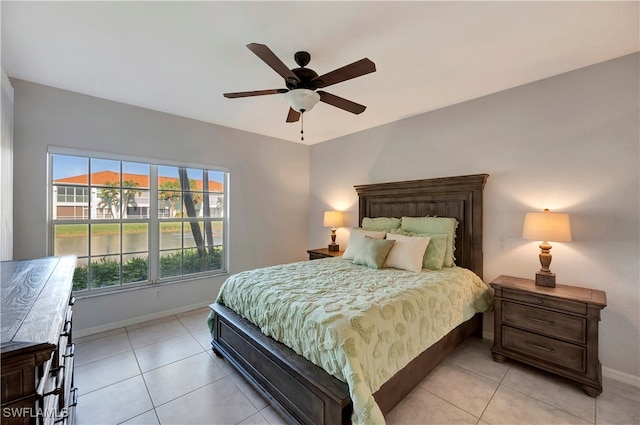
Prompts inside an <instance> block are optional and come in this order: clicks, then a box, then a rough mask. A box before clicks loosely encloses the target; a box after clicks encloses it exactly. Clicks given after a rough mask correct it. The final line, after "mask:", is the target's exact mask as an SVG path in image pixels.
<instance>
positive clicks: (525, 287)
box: [491, 276, 607, 397]
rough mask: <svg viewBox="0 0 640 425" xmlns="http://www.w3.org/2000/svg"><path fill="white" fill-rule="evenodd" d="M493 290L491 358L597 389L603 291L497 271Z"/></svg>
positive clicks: (599, 386) (599, 389)
mask: <svg viewBox="0 0 640 425" xmlns="http://www.w3.org/2000/svg"><path fill="white" fill-rule="evenodd" d="M491 287H492V288H493V289H494V290H495V322H494V325H495V327H494V344H493V347H492V348H491V352H492V354H493V358H494V359H495V360H496V361H498V362H503V361H504V360H505V359H506V358H511V359H514V360H518V361H520V362H523V363H527V364H529V365H532V366H536V367H539V368H540V369H544V370H546V371H549V372H552V373H555V374H557V375H560V376H564V377H566V378H569V379H572V380H574V381H577V382H579V383H580V384H582V389H583V390H584V391H585V392H586V393H587V394H589V395H590V396H593V397H596V396H598V395H600V393H602V367H601V365H600V361H599V360H598V322H599V321H600V311H601V310H602V309H603V308H604V307H605V306H606V305H607V297H606V294H605V293H604V292H603V291H598V290H596V289H588V288H580V287H577V286H569V285H556V287H555V288H548V287H542V286H536V285H535V284H534V282H533V281H532V280H529V279H521V278H517V277H510V276H500V277H498V278H497V279H496V280H494V281H493V282H491Z"/></svg>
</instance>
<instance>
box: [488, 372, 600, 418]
mask: <svg viewBox="0 0 640 425" xmlns="http://www.w3.org/2000/svg"><path fill="white" fill-rule="evenodd" d="M511 367H512V366H509V369H508V370H511ZM508 370H507V372H508ZM506 376H507V374H506V373H505V377H506ZM503 380H504V378H503ZM503 385H504V387H505V388H508V389H510V390H512V391H515V392H517V393H518V394H522V395H523V396H525V397H528V398H530V399H532V400H535V401H537V402H540V403H543V404H546V405H547V406H551V407H553V408H554V409H557V410H559V411H561V412H564V413H566V414H567V415H571V416H573V417H574V418H578V419H580V420H582V421H585V422H588V423H590V424H592V425H595V424H597V422H596V417H595V416H596V409H597V405H596V403H597V399H596V400H594V406H593V407H594V414H593V416H594V418H593V421H591V420H588V419H584V418H582V417H580V416H577V415H574V414H573V413H571V412H569V411H567V410H565V409H564V408H562V407H560V406H555V405H553V404H551V403H549V402H548V401H545V400H540V399H539V398H537V397H535V396H534V395H532V394H527V393H525V392H523V391H522V390H519V389H518V388H514V387H512V386H509V385H508V384H506V383H504V384H503V383H502V382H500V386H503Z"/></svg>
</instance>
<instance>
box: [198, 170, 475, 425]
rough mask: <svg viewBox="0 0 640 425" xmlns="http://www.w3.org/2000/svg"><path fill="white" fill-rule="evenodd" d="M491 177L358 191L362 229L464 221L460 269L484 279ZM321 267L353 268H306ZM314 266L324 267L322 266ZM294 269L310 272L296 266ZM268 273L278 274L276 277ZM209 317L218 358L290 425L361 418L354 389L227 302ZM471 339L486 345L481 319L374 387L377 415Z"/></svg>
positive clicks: (459, 236)
mask: <svg viewBox="0 0 640 425" xmlns="http://www.w3.org/2000/svg"><path fill="white" fill-rule="evenodd" d="M487 177H488V175H486V174H479V175H471V176H458V177H447V178H438V179H427V180H415V181H405V182H395V183H381V184H370V185H360V186H356V187H355V189H356V192H357V194H358V196H359V222H360V223H362V221H363V219H364V218H365V217H369V218H376V217H424V216H438V217H452V218H455V219H456V220H457V221H458V227H457V229H456V239H455V241H456V242H455V246H456V251H455V257H456V265H457V266H460V267H461V268H466V269H468V270H470V271H472V272H474V273H475V274H476V275H477V276H480V277H482V194H483V189H484V184H485V182H486V179H487ZM318 261H322V262H324V263H323V264H322V267H328V268H333V269H335V268H337V266H340V267H347V268H345V269H344V270H342V269H341V270H342V273H345V274H348V273H350V269H348V267H351V266H350V265H348V264H346V263H348V261H347V260H342V259H339V258H338V259H327V260H314V261H312V262H305V263H306V264H310V263H315V262H318ZM332 261H333V263H332ZM339 262H342V263H339ZM316 264H318V266H317V267H320V263H316ZM290 267H294V268H295V267H304V265H303V264H302V263H297V264H296V265H294V266H290ZM301 270H302V269H301ZM267 272H268V273H275V272H276V270H275V269H271V270H268V271H267ZM258 273H259V272H258ZM264 276H266V275H264ZM211 309H212V314H211V315H210V326H211V328H212V334H213V341H212V346H213V350H214V352H215V353H216V354H217V355H218V356H222V357H224V358H225V359H227V360H228V361H229V362H230V363H231V364H232V365H233V366H234V367H235V368H236V369H237V370H238V371H239V373H240V374H242V375H243V376H244V377H245V378H246V380H247V381H248V382H249V383H250V384H251V385H252V386H253V387H254V388H255V389H256V390H257V391H258V392H259V393H260V394H261V395H262V396H263V397H264V398H265V399H266V400H267V401H268V402H269V403H270V404H271V405H272V406H273V407H274V409H275V410H276V411H278V413H279V414H280V415H281V416H282V417H283V418H284V419H285V420H286V421H287V422H288V423H304V424H307V423H309V424H339V423H340V424H348V423H351V419H352V415H354V417H356V418H357V415H355V414H354V402H353V401H352V399H351V396H350V388H349V385H347V384H346V383H345V382H343V380H340V379H338V378H336V377H335V376H333V375H332V374H330V373H328V372H326V371H325V370H324V369H322V368H321V367H319V366H316V365H315V364H313V363H312V362H311V361H309V360H307V359H306V358H305V357H303V356H301V355H298V354H296V352H295V351H293V350H292V349H290V348H289V347H287V346H286V345H284V344H282V343H280V342H277V341H276V340H275V339H272V338H271V337H268V336H266V335H265V334H264V333H263V332H262V331H261V329H260V328H259V327H257V326H256V325H254V324H253V323H251V322H250V321H249V320H247V319H245V318H243V317H242V316H240V315H239V314H236V313H235V312H234V311H233V310H232V309H231V308H229V307H227V306H225V305H224V304H223V303H222V302H216V303H214V304H212V305H211ZM469 335H474V336H476V337H482V314H481V313H479V314H475V315H473V316H472V317H471V318H469V319H468V320H466V319H465V321H464V322H462V323H461V324H459V325H457V326H455V328H453V329H452V330H451V331H450V332H448V333H447V334H446V335H444V336H443V337H442V338H440V339H439V340H438V341H437V342H435V343H431V344H430V346H429V348H428V349H426V350H425V351H422V352H420V353H419V354H416V355H415V356H414V354H412V355H411V356H412V358H413V359H412V360H410V361H409V362H408V363H407V364H406V365H405V366H404V367H403V368H402V369H401V370H399V371H398V372H397V373H394V374H393V375H392V376H391V377H389V378H388V379H387V380H385V381H384V382H383V383H382V384H381V385H380V386H379V388H378V386H376V388H377V390H376V391H375V393H373V395H372V399H373V400H374V404H375V405H376V406H377V407H376V409H374V412H377V411H378V410H377V409H379V412H381V414H382V415H386V414H387V413H388V412H390V411H391V410H392V409H393V407H395V406H396V404H397V403H398V402H399V401H400V400H402V398H404V397H405V396H406V395H407V394H408V393H409V392H410V391H411V390H412V389H413V388H414V387H415V386H416V385H417V384H418V383H419V382H420V381H421V380H422V379H423V378H424V377H425V376H426V375H427V374H428V373H429V372H430V371H431V370H433V368H435V367H436V366H437V365H438V364H439V363H440V362H441V361H442V360H443V359H444V358H445V357H446V356H447V355H449V354H450V353H451V352H452V351H453V350H454V349H455V347H456V346H457V345H458V344H459V343H460V342H461V341H462V340H463V339H464V338H466V337H467V336H469ZM305 355H306V353H305ZM307 357H309V356H307ZM312 358H313V357H312ZM327 370H330V367H327ZM332 372H335V371H332ZM334 374H335V373H334ZM345 380H346V379H345ZM349 382H350V383H352V382H351V380H350V381H349ZM352 384H353V383H352ZM352 390H353V387H352ZM353 394H356V398H355V400H356V404H357V405H358V406H357V407H358V409H359V408H360V407H361V406H359V405H361V404H363V401H362V400H360V399H359V393H355V392H354V393H353ZM358 411H359V410H358ZM374 418H375V420H371V421H372V422H380V418H381V416H380V415H379V414H378V416H374ZM382 420H383V419H382ZM369 421H370V420H369V419H367V418H362V417H360V418H358V420H357V422H361V423H365V422H369Z"/></svg>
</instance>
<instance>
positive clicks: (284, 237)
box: [13, 80, 309, 334]
mask: <svg viewBox="0 0 640 425" xmlns="http://www.w3.org/2000/svg"><path fill="white" fill-rule="evenodd" d="M13 83H14V88H15V144H14V160H15V162H14V165H15V177H14V178H15V191H14V208H15V212H16V214H15V219H14V226H15V227H14V230H15V233H14V254H15V258H16V259H23V258H34V257H41V256H45V255H47V253H48V252H47V249H46V247H47V223H46V213H45V211H46V205H45V200H46V182H47V176H46V169H47V148H48V146H57V147H64V148H75V149H85V150H91V151H98V152H107V153H112V154H123V155H132V156H136V157H143V158H153V159H168V160H172V161H180V162H185V163H195V164H202V165H212V166H220V167H226V168H227V169H228V170H229V171H230V173H231V174H230V182H229V187H230V193H229V203H230V204H229V205H230V206H229V211H230V214H229V221H230V229H229V245H230V247H229V248H230V254H229V259H230V260H229V265H230V271H231V272H238V271H241V270H245V269H250V268H256V267H261V266H266V265H272V264H278V263H284V262H291V261H294V260H304V259H305V258H306V243H307V240H308V237H307V232H308V227H309V226H308V216H309V148H308V147H307V146H303V145H300V144H297V143H292V142H286V141H283V140H278V139H273V138H268V137H263V136H259V135H257V134H252V133H246V132H242V131H238V130H233V129H230V128H226V127H220V126H216V125H212V124H207V123H204V122H201V121H195V120H190V119H186V118H181V117H177V116H173V115H169V114H164V113H161V112H156V111H151V110H148V109H143V108H137V107H133V106H129V105H124V104H121V103H117V102H111V101H108V100H104V99H98V98H95V97H90V96H84V95H80V94H77V93H72V92H68V91H64V90H59V89H54V88H51V87H47V86H42V85H38V84H34V83H29V82H26V81H21V80H13ZM212 113H215V112H214V111H212ZM225 277H226V276H220V277H216V278H208V279H196V280H192V281H188V282H184V283H180V284H176V285H163V286H154V287H152V288H149V289H140V290H135V291H128V292H124V293H118V294H113V295H105V296H100V297H93V298H85V299H80V300H78V302H77V304H76V308H75V309H74V330H75V331H76V332H78V333H79V334H81V333H82V332H83V331H84V330H87V329H90V330H100V329H107V328H112V327H114V326H118V325H122V324H127V323H131V322H136V321H139V320H143V319H145V318H146V319H148V318H152V317H155V316H161V315H166V314H167V313H168V312H171V311H180V310H184V309H188V308H190V307H193V306H204V305H207V304H209V303H211V302H213V301H214V300H215V297H216V295H217V293H218V290H219V288H220V285H221V284H222V282H223V281H224V278H225ZM158 291H159V292H158Z"/></svg>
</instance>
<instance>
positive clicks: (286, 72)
mask: <svg viewBox="0 0 640 425" xmlns="http://www.w3.org/2000/svg"><path fill="white" fill-rule="evenodd" d="M247 48H248V49H249V50H251V51H252V52H253V53H255V54H256V56H258V57H259V58H260V59H262V60H263V61H264V62H265V63H266V64H267V65H269V66H270V67H271V68H272V69H273V70H274V71H276V72H277V73H278V74H280V76H281V77H282V78H284V82H285V86H286V87H287V88H286V89H285V88H281V89H271V90H256V91H245V92H235V93H225V94H224V97H226V98H229V99H235V98H238V97H249V96H263V95H267V94H285V97H286V99H287V101H288V102H289V105H290V108H289V114H288V115H287V122H296V121H298V120H299V119H300V115H301V114H303V113H304V112H308V111H310V110H311V109H312V108H313V107H314V106H315V105H316V104H317V103H318V102H324V103H327V104H329V105H332V106H335V107H337V108H340V109H344V110H345V111H348V112H351V113H354V114H360V113H362V112H364V110H365V109H366V108H367V107H366V106H364V105H360V104H358V103H355V102H352V101H350V100H347V99H344V98H342V97H339V96H336V95H333V94H331V93H327V92H326V91H322V90H318V89H321V88H325V87H328V86H331V85H333V84H337V83H341V82H343V81H346V80H350V79H352V78H356V77H360V76H362V75H366V74H369V73H371V72H374V71H375V70H376V65H375V64H374V63H373V62H372V61H371V60H369V59H367V58H364V59H360V60H359V61H356V62H354V63H352V64H349V65H345V66H343V67H342V68H338V69H336V70H333V71H331V72H328V73H326V74H323V75H320V76H319V75H318V74H317V73H316V72H315V71H314V70H312V69H310V68H305V66H307V64H308V63H309V61H310V60H311V55H310V54H309V53H308V52H296V54H295V55H294V60H295V61H296V63H297V64H298V66H299V68H294V69H289V68H287V66H286V65H285V64H284V63H283V62H282V61H281V60H280V59H279V58H278V57H277V56H276V55H275V53H273V52H272V51H271V49H269V48H268V47H267V46H265V45H264V44H258V43H251V44H247Z"/></svg>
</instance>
